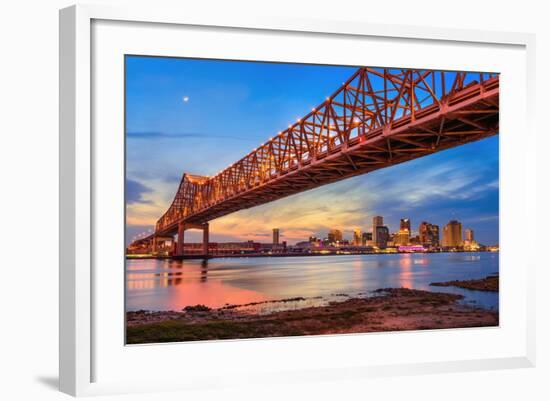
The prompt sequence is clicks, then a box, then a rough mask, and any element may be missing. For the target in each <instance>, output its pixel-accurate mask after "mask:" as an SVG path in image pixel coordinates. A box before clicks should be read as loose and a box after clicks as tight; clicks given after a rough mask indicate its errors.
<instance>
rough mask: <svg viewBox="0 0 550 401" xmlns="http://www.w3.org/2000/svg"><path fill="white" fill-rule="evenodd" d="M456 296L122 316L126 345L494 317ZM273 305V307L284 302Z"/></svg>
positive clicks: (405, 292) (481, 321) (400, 295)
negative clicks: (261, 312)
mask: <svg viewBox="0 0 550 401" xmlns="http://www.w3.org/2000/svg"><path fill="white" fill-rule="evenodd" d="M460 299H462V296H461V295H456V294H444V293H437V292H429V291H420V290H411V289H407V288H388V289H380V290H377V292H376V296H374V297H369V298H349V299H347V300H345V301H342V302H332V303H330V304H329V305H327V306H317V307H308V308H304V309H297V310H288V311H281V312H274V313H271V314H268V315H258V314H247V313H243V312H242V311H240V310H238V308H235V307H234V306H232V307H229V308H228V307H226V308H220V309H210V308H207V307H204V306H200V305H197V306H195V307H188V308H186V310H185V311H181V312H177V311H171V312H147V311H138V312H128V313H127V343H128V344H143V343H155V342H174V341H198V340H222V339H237V338H261V337H280V336H299V335H318V334H342V333H367V332H382V331H402V330H423V329H445V328H458V327H485V326H497V325H498V312H495V311H489V310H485V309H480V308H475V307H472V306H466V305H462V304H459V303H458V302H457V301H459V300H460ZM285 301H286V300H279V301H276V302H285Z"/></svg>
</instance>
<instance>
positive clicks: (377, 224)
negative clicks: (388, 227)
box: [372, 216, 384, 244]
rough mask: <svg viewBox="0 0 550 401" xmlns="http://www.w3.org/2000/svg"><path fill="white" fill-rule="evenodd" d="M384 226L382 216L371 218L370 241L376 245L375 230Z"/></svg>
mask: <svg viewBox="0 0 550 401" xmlns="http://www.w3.org/2000/svg"><path fill="white" fill-rule="evenodd" d="M383 225H384V218H383V217H382V216H374V217H373V218H372V240H373V241H374V243H375V244H376V228H377V227H382V226H383Z"/></svg>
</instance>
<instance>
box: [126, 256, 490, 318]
mask: <svg viewBox="0 0 550 401" xmlns="http://www.w3.org/2000/svg"><path fill="white" fill-rule="evenodd" d="M498 271H499V255H498V253H493V252H479V253H431V254H381V255H335V256H307V257H253V258H219V259H210V260H208V261H201V260H183V261H175V260H156V259H143V260H136V259H133V260H127V266H126V309H127V310H128V311H134V310H139V309H146V310H154V311H163V310H181V309H182V308H184V307H185V306H191V305H197V304H203V305H206V306H209V307H211V308H219V307H223V306H226V305H228V304H229V305H243V304H249V303H255V305H248V306H244V307H241V308H240V309H242V310H251V311H253V312H256V313H269V312H272V311H276V310H283V309H296V308H303V307H307V306H318V305H326V304H327V303H329V302H331V301H342V300H345V299H346V298H347V297H350V296H351V297H355V296H369V295H372V291H374V290H376V289H378V288H388V287H407V288H415V289H421V290H430V291H437V292H452V293H456V294H462V295H464V296H465V298H464V300H463V301H462V302H464V303H467V304H472V305H476V306H481V307H484V308H488V309H498V293H489V292H484V291H472V290H466V289H461V288H457V287H433V286H430V283H431V282H437V281H449V280H466V279H476V278H483V277H486V276H487V275H490V274H494V273H498ZM298 297H299V298H300V299H299V300H293V301H288V299H289V298H298ZM302 298H303V299H302ZM276 300H287V301H286V302H267V301H276Z"/></svg>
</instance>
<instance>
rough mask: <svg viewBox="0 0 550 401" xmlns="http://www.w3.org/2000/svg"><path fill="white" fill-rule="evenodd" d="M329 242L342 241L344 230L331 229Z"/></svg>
mask: <svg viewBox="0 0 550 401" xmlns="http://www.w3.org/2000/svg"><path fill="white" fill-rule="evenodd" d="M328 242H329V244H335V243H337V242H342V231H340V230H336V229H332V230H330V231H329V233H328Z"/></svg>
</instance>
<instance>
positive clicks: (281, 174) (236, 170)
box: [139, 67, 499, 255]
mask: <svg viewBox="0 0 550 401" xmlns="http://www.w3.org/2000/svg"><path fill="white" fill-rule="evenodd" d="M498 131H499V76H498V74H493V73H478V72H475V73H474V72H454V71H431V70H415V69H395V68H369V67H364V68H359V69H358V70H357V71H355V73H354V74H353V75H352V76H351V77H350V78H349V79H348V80H347V81H346V82H344V83H343V84H342V86H340V87H339V88H338V89H337V90H336V91H335V92H334V93H333V94H332V95H331V96H329V97H327V98H326V99H325V100H324V101H323V102H322V103H321V104H320V105H319V106H317V107H315V108H313V109H312V110H311V111H310V112H309V113H307V114H306V115H305V116H304V117H303V118H301V119H298V120H297V121H296V122H294V123H293V124H291V125H289V126H288V127H287V128H286V129H285V130H284V131H281V132H279V133H278V134H277V135H275V136H274V137H272V138H270V139H269V140H267V141H266V142H265V143H263V144H262V145H260V146H259V147H257V148H255V149H253V150H252V151H251V152H249V153H248V154H247V155H246V156H244V157H243V158H241V159H240V160H238V161H236V162H235V163H233V164H232V165H230V166H228V167H226V168H225V169H224V170H223V171H221V172H219V173H218V174H216V175H214V176H212V177H208V176H197V175H191V174H187V173H184V174H183V176H182V178H181V181H180V184H179V187H178V190H177V192H176V195H175V196H174V200H173V201H172V204H171V205H170V207H169V208H168V210H166V212H165V213H164V214H163V215H162V217H160V219H159V220H158V221H157V223H156V227H155V233H154V234H152V235H151V236H149V237H147V238H144V239H141V240H139V241H141V244H143V243H144V242H147V241H149V242H150V243H151V244H152V248H153V250H152V251H153V252H155V248H156V239H158V238H172V239H173V237H174V235H175V234H176V233H178V241H177V246H176V250H175V254H179V255H181V254H182V253H183V241H184V239H183V234H184V231H185V230H186V229H188V228H199V229H203V232H204V238H203V241H204V242H205V243H208V222H209V221H210V220H213V219H216V218H218V217H221V216H224V215H227V214H229V213H232V212H236V211H238V210H241V209H247V208H250V207H253V206H256V205H261V204H264V203H268V202H271V201H274V200H277V199H281V198H284V197H286V196H289V195H293V194H296V193H299V192H303V191H307V190H309V189H312V188H316V187H319V186H322V185H326V184H329V183H332V182H336V181H340V180H343V179H346V178H349V177H353V176H356V175H360V174H365V173H368V172H371V171H373V170H377V169H380V168H384V167H388V166H392V165H395V164H398V163H403V162H405V161H408V160H412V159H416V158H419V157H422V156H425V155H429V154H432V153H435V152H439V151H441V150H444V149H448V148H452V147H455V146H459V145H462V144H465V143H469V142H474V141H477V140H479V139H482V138H486V137H489V136H492V135H495V134H497V133H498ZM207 249H208V248H207V246H206V245H205V246H204V250H205V254H206V253H207Z"/></svg>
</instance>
